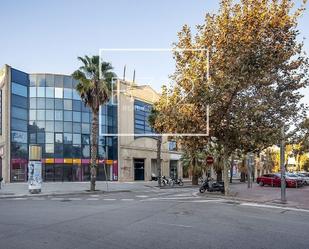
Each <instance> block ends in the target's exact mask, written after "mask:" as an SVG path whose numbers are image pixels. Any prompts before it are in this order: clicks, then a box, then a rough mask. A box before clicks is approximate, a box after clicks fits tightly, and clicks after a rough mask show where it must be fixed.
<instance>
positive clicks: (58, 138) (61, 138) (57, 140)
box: [55, 133, 63, 144]
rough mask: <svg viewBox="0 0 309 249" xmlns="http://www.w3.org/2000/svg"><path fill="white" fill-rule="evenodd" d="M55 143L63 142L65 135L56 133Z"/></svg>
mask: <svg viewBox="0 0 309 249" xmlns="http://www.w3.org/2000/svg"><path fill="white" fill-rule="evenodd" d="M55 143H61V144H62V143H63V135H62V133H55Z"/></svg>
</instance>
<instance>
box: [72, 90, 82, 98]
mask: <svg viewBox="0 0 309 249" xmlns="http://www.w3.org/2000/svg"><path fill="white" fill-rule="evenodd" d="M72 94H73V99H75V100H80V96H79V93H78V92H77V91H76V90H75V89H74V90H73V93H72Z"/></svg>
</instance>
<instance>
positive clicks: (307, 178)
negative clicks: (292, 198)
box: [297, 173, 309, 185]
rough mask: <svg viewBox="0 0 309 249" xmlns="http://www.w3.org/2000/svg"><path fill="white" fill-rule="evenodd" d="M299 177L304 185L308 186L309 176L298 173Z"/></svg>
mask: <svg viewBox="0 0 309 249" xmlns="http://www.w3.org/2000/svg"><path fill="white" fill-rule="evenodd" d="M297 176H299V177H300V178H301V179H302V180H303V181H304V183H305V185H309V174H308V173H298V174H297Z"/></svg>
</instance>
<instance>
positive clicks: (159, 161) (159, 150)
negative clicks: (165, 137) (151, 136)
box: [157, 136, 162, 187]
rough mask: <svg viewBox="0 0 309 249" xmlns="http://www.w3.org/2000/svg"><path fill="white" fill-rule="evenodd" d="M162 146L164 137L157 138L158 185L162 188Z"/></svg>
mask: <svg viewBox="0 0 309 249" xmlns="http://www.w3.org/2000/svg"><path fill="white" fill-rule="evenodd" d="M161 145H162V137H161V136H158V137H157V167H158V184H159V187H161V183H162V182H161Z"/></svg>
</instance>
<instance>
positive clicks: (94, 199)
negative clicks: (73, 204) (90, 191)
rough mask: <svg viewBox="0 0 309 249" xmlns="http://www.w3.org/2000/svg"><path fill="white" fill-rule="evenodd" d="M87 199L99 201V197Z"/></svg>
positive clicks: (88, 199)
mask: <svg viewBox="0 0 309 249" xmlns="http://www.w3.org/2000/svg"><path fill="white" fill-rule="evenodd" d="M86 200H87V201H98V200H99V198H87V199H86Z"/></svg>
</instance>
